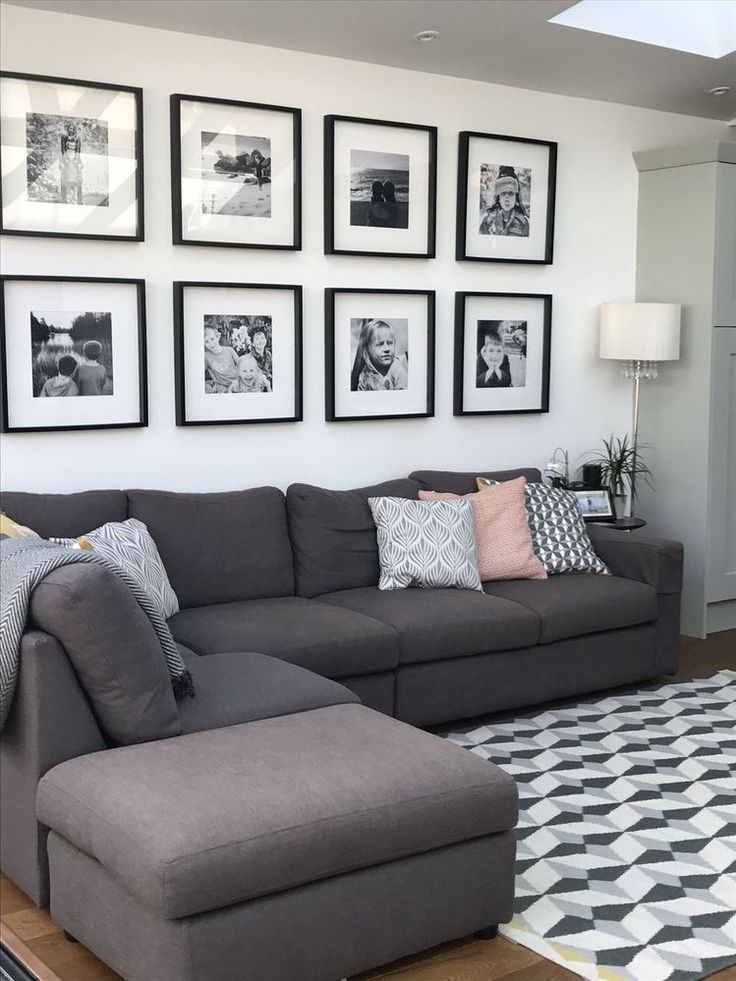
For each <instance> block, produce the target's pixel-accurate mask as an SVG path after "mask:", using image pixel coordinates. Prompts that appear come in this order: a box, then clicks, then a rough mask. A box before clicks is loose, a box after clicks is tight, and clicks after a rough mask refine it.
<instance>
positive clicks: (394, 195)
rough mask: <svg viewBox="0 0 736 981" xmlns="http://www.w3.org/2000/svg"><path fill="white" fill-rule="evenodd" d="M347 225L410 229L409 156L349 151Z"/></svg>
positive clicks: (369, 151) (372, 151) (368, 151)
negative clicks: (348, 216) (348, 212)
mask: <svg viewBox="0 0 736 981" xmlns="http://www.w3.org/2000/svg"><path fill="white" fill-rule="evenodd" d="M350 224H351V225H371V226H375V227H378V228H408V227H409V157H408V156H407V155H406V154H404V153H380V152H378V151H375V150H351V151H350Z"/></svg>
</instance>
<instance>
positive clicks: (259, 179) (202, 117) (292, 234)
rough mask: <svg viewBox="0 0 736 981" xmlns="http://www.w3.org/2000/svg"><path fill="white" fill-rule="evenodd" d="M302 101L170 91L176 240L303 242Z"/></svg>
mask: <svg viewBox="0 0 736 981" xmlns="http://www.w3.org/2000/svg"><path fill="white" fill-rule="evenodd" d="M301 127H302V113H301V109H292V108H289V107H287V106H271V105H264V104H261V103H258V102H237V101H235V100H234V99H210V98H207V97H205V96H196V95H179V94H177V95H172V96H171V200H172V218H173V243H174V245H210V246H225V247H227V246H231V247H234V248H243V249H282V250H292V251H298V250H299V249H301V247H302V217H301V216H302V204H301V187H302V177H301Z"/></svg>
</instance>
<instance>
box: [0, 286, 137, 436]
mask: <svg viewBox="0 0 736 981" xmlns="http://www.w3.org/2000/svg"><path fill="white" fill-rule="evenodd" d="M0 290H1V296H0V307H1V313H0V316H1V319H0V342H1V344H0V371H1V372H2V400H1V408H2V431H3V432H4V433H29V432H56V431H66V430H74V429H113V428H132V427H142V426H146V425H148V401H147V388H146V308H145V284H144V281H143V280H142V279H89V278H82V277H72V276H3V277H0Z"/></svg>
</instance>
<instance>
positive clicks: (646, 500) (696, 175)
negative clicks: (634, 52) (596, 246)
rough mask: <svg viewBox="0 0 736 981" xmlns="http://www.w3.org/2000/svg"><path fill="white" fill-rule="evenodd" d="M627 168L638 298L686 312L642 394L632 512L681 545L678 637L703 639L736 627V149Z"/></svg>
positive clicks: (712, 148) (691, 149) (654, 156)
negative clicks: (673, 349) (677, 351)
mask: <svg viewBox="0 0 736 981" xmlns="http://www.w3.org/2000/svg"><path fill="white" fill-rule="evenodd" d="M634 159H635V160H636V164H637V167H638V168H639V216H638V228H637V276H636V299H637V300H640V301H664V302H674V303H678V302H679V303H681V304H682V342H681V357H680V360H679V361H677V362H668V363H667V364H663V365H662V366H661V368H660V374H659V379H658V380H657V381H654V382H647V383H643V384H642V394H641V415H640V424H639V438H640V440H641V442H642V443H644V444H648V448H647V449H645V451H644V452H645V455H646V460H647V463H648V464H649V466H650V468H651V470H652V474H653V487H652V488H647V487H644V486H641V485H639V486H638V487H637V490H638V491H639V492H640V493H639V501H638V505H637V513H638V514H640V515H641V516H642V517H644V518H646V519H647V522H648V529H647V530H651V532H652V533H653V534H658V535H664V536H667V537H670V538H677V539H679V540H680V541H682V542H683V543H684V545H685V581H684V587H683V600H682V631H683V633H686V634H691V635H693V636H696V637H704V636H705V635H706V634H707V633H708V632H710V631H714V630H723V629H728V628H730V627H736V142H732V141H728V140H722V141H710V142H708V143H700V144H693V145H690V146H684V147H676V148H669V149H661V150H648V151H644V152H641V153H636V154H634Z"/></svg>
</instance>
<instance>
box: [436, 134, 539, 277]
mask: <svg viewBox="0 0 736 981" xmlns="http://www.w3.org/2000/svg"><path fill="white" fill-rule="evenodd" d="M474 139H478V140H498V141H502V142H504V143H511V144H523V145H526V146H530V147H546V148H547V153H548V157H547V182H546V184H547V187H546V192H547V214H546V218H545V223H546V224H545V233H544V255H543V256H541V257H537V258H534V257H531V258H525V257H511V256H485V255H469V254H468V250H467V242H468V220H469V219H468V209H467V201H468V179H469V157H470V142H471V140H474ZM556 187H557V143H555V142H553V141H550V140H535V139H527V138H526V137H521V136H505V135H501V134H498V133H478V132H474V131H471V130H463V131H462V132H461V133H460V134H459V135H458V168H457V221H456V233H455V258H456V259H457V260H458V261H459V262H514V263H526V264H534V265H551V264H552V261H553V254H554V227H555V196H556Z"/></svg>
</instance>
